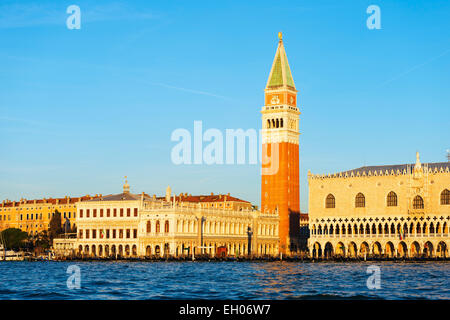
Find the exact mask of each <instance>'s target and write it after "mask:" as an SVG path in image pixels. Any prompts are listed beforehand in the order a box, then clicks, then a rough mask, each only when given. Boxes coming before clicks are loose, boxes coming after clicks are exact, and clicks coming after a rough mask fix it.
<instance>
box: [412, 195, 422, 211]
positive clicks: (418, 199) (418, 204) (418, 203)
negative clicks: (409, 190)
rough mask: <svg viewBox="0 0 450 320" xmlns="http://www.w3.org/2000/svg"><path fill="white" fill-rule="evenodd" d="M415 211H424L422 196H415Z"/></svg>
mask: <svg viewBox="0 0 450 320" xmlns="http://www.w3.org/2000/svg"><path fill="white" fill-rule="evenodd" d="M413 208H414V209H423V198H422V197H421V196H415V198H414V200H413Z"/></svg>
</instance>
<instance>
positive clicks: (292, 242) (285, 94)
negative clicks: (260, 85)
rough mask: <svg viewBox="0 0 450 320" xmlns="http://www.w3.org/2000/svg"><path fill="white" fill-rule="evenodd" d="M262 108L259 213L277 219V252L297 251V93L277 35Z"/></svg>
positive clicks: (281, 43) (298, 219)
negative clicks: (276, 212) (278, 246)
mask: <svg viewBox="0 0 450 320" xmlns="http://www.w3.org/2000/svg"><path fill="white" fill-rule="evenodd" d="M278 38H279V41H278V48H277V52H276V53H275V59H274V60H273V64H272V69H271V70H270V75H269V79H268V80H267V85H266V88H265V90H264V92H265V105H264V107H262V110H261V113H262V144H263V145H262V172H261V176H262V181H261V210H262V211H263V212H264V211H266V210H268V211H273V210H277V211H278V214H279V216H280V227H279V236H280V248H279V249H280V252H282V253H283V254H291V253H293V252H296V251H297V250H298V247H299V236H300V234H299V233H300V190H299V135H300V133H299V115H300V111H299V109H298V108H297V90H296V89H295V84H294V80H293V78H292V74H291V69H290V68H289V64H288V60H287V57H286V52H285V50H284V45H283V39H282V34H281V32H280V33H278Z"/></svg>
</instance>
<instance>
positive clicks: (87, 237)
mask: <svg viewBox="0 0 450 320" xmlns="http://www.w3.org/2000/svg"><path fill="white" fill-rule="evenodd" d="M86 239H89V230H86Z"/></svg>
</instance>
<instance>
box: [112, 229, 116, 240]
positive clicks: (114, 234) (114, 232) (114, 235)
mask: <svg viewBox="0 0 450 320" xmlns="http://www.w3.org/2000/svg"><path fill="white" fill-rule="evenodd" d="M112 237H113V239H115V238H116V229H113V234H112Z"/></svg>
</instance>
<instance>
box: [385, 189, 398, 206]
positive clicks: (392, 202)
mask: <svg viewBox="0 0 450 320" xmlns="http://www.w3.org/2000/svg"><path fill="white" fill-rule="evenodd" d="M387 206H388V207H396V206H397V194H396V193H395V192H394V191H391V192H389V193H388V195H387Z"/></svg>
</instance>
